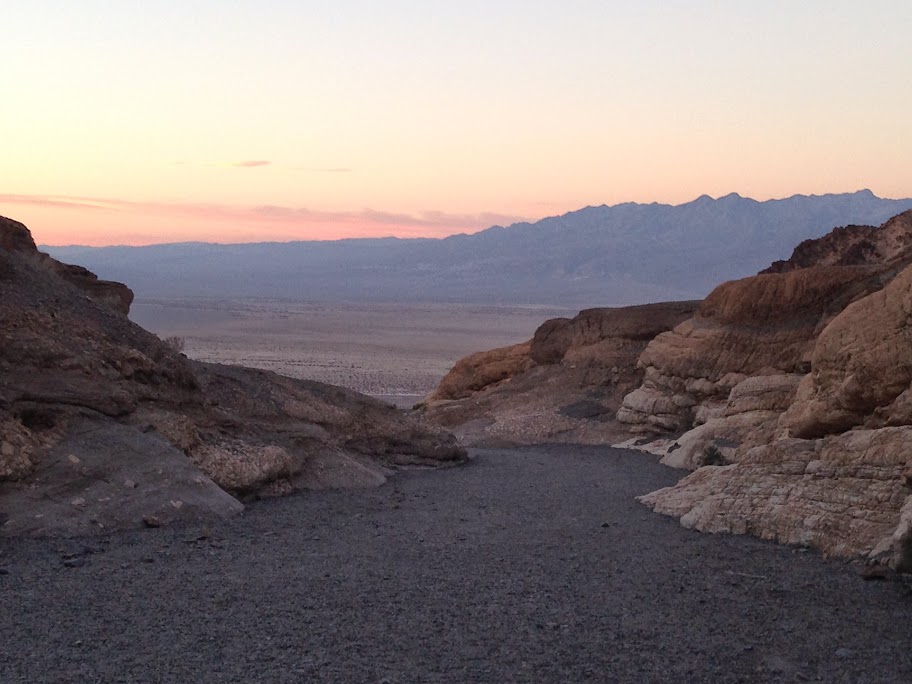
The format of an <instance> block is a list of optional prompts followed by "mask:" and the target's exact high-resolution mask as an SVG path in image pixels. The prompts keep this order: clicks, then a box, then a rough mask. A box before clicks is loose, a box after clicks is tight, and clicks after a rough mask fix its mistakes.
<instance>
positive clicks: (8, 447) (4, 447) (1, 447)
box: [0, 442, 16, 457]
mask: <svg viewBox="0 0 912 684" xmlns="http://www.w3.org/2000/svg"><path fill="white" fill-rule="evenodd" d="M15 453H16V447H14V446H13V445H12V443H10V442H3V444H0V454H2V455H4V456H7V457H9V456H12V455H13V454H15Z"/></svg>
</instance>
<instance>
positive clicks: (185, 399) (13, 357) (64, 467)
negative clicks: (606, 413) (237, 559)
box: [0, 219, 465, 534]
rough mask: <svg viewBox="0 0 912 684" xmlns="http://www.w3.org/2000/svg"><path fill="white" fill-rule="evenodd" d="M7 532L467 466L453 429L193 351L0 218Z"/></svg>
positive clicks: (1, 439) (216, 505)
mask: <svg viewBox="0 0 912 684" xmlns="http://www.w3.org/2000/svg"><path fill="white" fill-rule="evenodd" d="M0 245H2V246H3V248H2V249H0V534H17V533H29V534H73V533H85V532H90V531H97V530H101V529H110V528H111V527H129V526H137V525H141V524H143V518H144V517H147V516H151V517H152V518H154V519H155V520H156V521H158V522H167V521H170V520H191V519H198V518H202V517H207V516H212V515H224V514H227V513H230V512H233V511H237V510H240V509H241V508H242V504H241V503H240V502H239V501H238V500H237V499H235V498H233V497H232V496H231V495H235V496H240V497H243V496H252V495H255V496H260V495H273V494H282V493H287V492H290V491H294V490H296V489H301V488H308V487H321V486H364V485H369V484H376V483H378V482H382V481H383V480H384V478H385V476H386V475H387V474H388V473H389V472H390V469H393V468H397V467H402V466H433V465H440V464H447V463H458V462H460V461H461V460H462V459H464V457H465V452H464V451H463V450H462V449H461V448H460V447H458V446H457V445H456V443H455V440H454V439H453V437H452V436H451V435H449V434H447V433H446V432H445V431H443V430H441V429H439V428H436V427H433V426H429V425H426V424H424V423H422V422H421V421H420V420H419V419H418V418H417V417H415V416H409V415H407V414H404V413H403V412H401V411H398V410H397V409H395V408H393V407H391V406H388V405H386V404H383V403H381V402H379V401H375V400H372V399H370V398H368V397H364V396H362V395H359V394H357V393H355V392H351V391H348V390H343V389H340V388H336V387H331V386H329V385H323V384H321V383H316V382H306V381H299V380H292V379H290V378H285V377H282V376H278V375H275V374H273V373H267V372H264V371H255V370H250V369H244V368H235V367H225V366H218V365H213V364H201V363H195V362H192V361H190V360H188V359H187V358H186V357H184V356H183V355H181V354H180V353H178V352H177V351H176V350H175V349H173V348H172V347H171V346H169V345H168V344H166V343H164V342H163V341H162V340H160V339H159V338H157V337H156V336H155V335H152V334H151V333H149V332H147V331H145V330H143V329H142V328H140V327H139V326H137V325H135V324H134V323H132V322H130V321H129V320H128V319H127V318H126V316H125V315H124V314H125V313H126V311H127V310H128V308H129V302H130V299H131V298H132V293H129V290H128V289H127V288H125V287H124V286H122V285H119V284H116V283H106V282H104V281H99V280H97V279H95V278H94V276H93V275H92V274H91V273H88V272H87V271H84V270H82V269H79V268H76V267H68V266H65V265H63V264H59V263H58V262H56V261H54V260H53V259H51V258H50V257H47V256H46V255H42V254H41V253H39V252H38V251H37V250H36V249H35V246H34V242H33V241H32V239H31V236H30V235H29V233H28V231H27V229H25V227H24V226H23V225H22V224H20V223H17V222H15V221H10V220H8V219H4V220H2V221H0Z"/></svg>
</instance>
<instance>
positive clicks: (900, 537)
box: [625, 212, 912, 571]
mask: <svg viewBox="0 0 912 684" xmlns="http://www.w3.org/2000/svg"><path fill="white" fill-rule="evenodd" d="M883 230H884V231H885V232H884V233H883V234H880V233H878V232H877V230H876V229H864V230H862V229H860V228H857V227H853V228H850V229H842V231H843V232H842V233H840V232H839V231H836V234H835V235H836V237H833V235H830V236H827V237H825V238H822V239H821V243H822V246H821V245H809V244H804V245H802V246H801V247H799V250H796V254H797V255H798V258H794V257H793V259H794V263H797V264H800V263H804V262H805V261H806V260H807V259H809V258H810V257H808V256H807V255H818V256H819V258H820V259H821V260H822V261H824V262H827V263H835V262H843V263H844V262H846V261H852V262H853V263H855V265H853V266H832V265H828V266H813V265H811V266H807V267H805V268H800V267H795V268H792V267H791V266H789V267H785V266H781V265H780V266H779V267H777V269H778V270H777V272H776V273H773V274H764V275H760V276H757V277H756V278H753V279H747V281H742V282H743V283H744V284H743V287H745V288H750V287H757V284H758V283H761V282H763V280H764V279H768V278H771V277H777V278H783V279H788V280H787V281H784V282H792V283H795V282H800V281H798V280H796V279H803V282H805V283H807V284H806V285H804V286H802V287H800V288H798V289H797V291H798V292H800V293H801V296H800V297H798V296H796V297H792V299H791V300H788V301H786V302H783V307H782V309H783V310H782V313H779V314H777V315H776V316H775V317H774V318H773V319H772V320H774V321H776V324H775V326H773V327H772V330H767V334H766V335H765V336H759V337H758V339H757V344H758V345H761V344H762V345H763V346H766V347H768V348H767V349H758V351H757V353H758V355H759V358H760V359H762V361H761V362H762V363H763V364H764V367H763V368H762V369H759V370H757V366H758V365H759V363H761V362H755V363H754V365H750V364H749V363H745V364H744V365H742V366H740V367H735V365H734V364H733V363H730V362H728V361H726V359H727V358H728V356H727V355H728V353H729V352H730V351H731V349H733V348H734V349H738V347H737V344H736V343H734V342H733V340H735V339H736V338H735V337H733V331H732V330H724V331H722V332H720V331H719V327H720V326H718V325H717V326H716V335H717V337H716V342H715V344H713V345H711V346H709V347H708V348H707V347H702V348H701V347H700V346H699V345H695V344H690V345H689V346H688V344H686V343H684V342H682V341H681V340H680V339H676V340H675V342H676V343H677V347H675V346H673V345H670V344H669V343H668V341H667V340H656V342H657V344H656V345H655V346H654V347H653V346H652V345H650V346H651V347H652V348H651V349H648V350H647V351H646V352H644V354H643V357H641V362H645V363H649V364H650V367H652V368H659V369H662V370H668V369H671V371H672V372H671V373H668V374H667V375H666V377H671V378H672V379H673V380H674V381H676V382H678V383H679V384H678V385H676V386H678V387H680V386H682V385H681V384H680V383H681V381H682V380H685V378H687V376H686V375H685V374H686V373H687V372H691V371H690V369H693V368H697V367H700V363H702V362H703V361H705V360H707V359H708V360H709V361H710V363H707V364H705V365H704V366H702V367H701V372H702V373H704V375H703V377H704V378H705V379H707V380H708V381H711V380H712V379H713V378H717V377H719V375H720V374H721V373H723V372H739V373H741V374H744V375H747V376H748V377H746V378H744V379H742V380H740V381H739V382H738V383H736V384H735V385H733V387H732V389H731V390H730V391H729V392H728V394H727V396H726V397H725V399H724V400H723V401H722V402H721V403H720V404H718V405H713V404H711V403H710V402H707V401H706V397H712V398H714V399H715V398H717V397H718V396H719V395H721V394H722V393H721V392H718V393H716V394H715V395H712V394H711V393H709V392H706V393H704V394H703V395H702V397H700V399H701V400H702V401H703V403H702V405H700V406H699V408H698V409H697V410H696V411H693V407H691V411H692V413H691V414H690V415H684V414H682V413H681V412H678V413H675V414H674V417H675V418H676V419H678V420H679V422H671V421H669V423H668V425H669V426H670V427H672V428H677V429H680V428H682V427H689V426H688V425H687V420H689V419H692V420H693V421H694V422H696V423H698V425H697V426H696V427H695V428H693V429H691V430H689V431H688V432H686V433H684V434H683V435H681V436H680V437H679V438H677V439H676V440H675V441H673V442H672V443H671V444H670V446H668V447H667V449H666V455H665V458H664V459H663V461H664V462H666V463H668V464H670V465H676V466H679V467H688V468H698V467H699V466H700V465H701V461H702V459H703V457H704V455H705V453H706V452H705V449H706V447H707V446H710V445H714V446H716V447H719V448H720V451H722V452H723V455H724V456H725V457H727V459H728V461H729V462H730V463H731V464H730V465H726V466H722V467H716V466H706V467H702V468H699V469H698V470H697V471H696V472H695V473H693V474H692V475H690V476H688V477H686V478H684V479H683V480H682V481H681V482H680V483H678V484H677V485H675V486H674V487H670V488H667V489H663V490H660V491H658V492H654V493H652V494H650V495H647V496H646V497H643V498H642V500H643V501H644V503H646V504H648V505H650V506H652V507H653V508H654V509H655V510H656V511H658V512H661V513H666V514H668V515H675V516H678V517H680V518H681V522H682V524H683V525H685V526H688V527H694V528H697V529H700V530H705V531H711V532H714V531H726V532H736V533H752V534H756V535H758V536H762V537H765V538H769V539H774V540H777V541H781V542H787V543H799V544H808V545H813V546H815V547H818V548H820V549H822V550H823V551H824V552H826V553H832V554H837V555H843V556H866V557H868V558H869V559H873V560H879V561H883V562H886V563H889V564H890V565H891V566H892V567H894V568H896V569H899V570H902V571H912V498H910V495H912V489H910V486H912V477H910V476H912V427H910V426H912V401H910V397H912V362H910V361H909V359H910V358H912V332H910V330H912V328H910V315H912V314H910V312H912V267H910V266H908V264H909V263H910V262H912V252H910V250H908V249H904V245H906V244H908V243H909V242H910V240H912V238H910V236H912V213H908V212H907V213H906V214H903V215H900V216H899V217H896V218H895V219H892V220H891V221H889V222H887V223H886V224H885V225H884V226H883ZM847 235H848V236H849V237H852V236H853V235H854V236H855V238H857V240H856V241H855V242H854V243H852V241H851V240H847V238H846V236H847ZM833 244H836V247H835V248H833V247H832V245H833ZM828 245H829V247H828ZM853 245H854V246H853ZM858 245H861V247H858ZM846 255H849V256H846ZM877 259H886V262H884V263H880V264H877V263H873V262H874V261H875V260H877ZM859 261H861V262H865V263H858V262H859ZM833 269H837V270H836V271H834V270H833ZM846 269H849V270H846ZM852 270H854V271H855V273H856V274H857V275H856V277H855V278H854V279H851V278H849V279H846V278H843V277H842V276H838V277H835V278H834V279H833V280H832V283H834V284H835V286H834V288H833V289H829V290H824V289H820V288H821V286H820V284H819V283H821V282H826V281H824V280H823V279H821V275H822V274H830V275H831V276H832V275H834V274H838V273H840V272H842V273H844V274H848V273H851V272H852ZM812 279H813V280H816V281H817V283H818V284H817V285H816V286H811V285H810V281H811V280H812ZM818 279H819V280H818ZM725 287H731V284H727V285H726V286H723V288H725ZM720 289H721V288H720ZM813 291H818V292H824V291H827V292H829V293H830V294H829V295H828V296H827V297H826V300H827V301H826V304H825V305H819V304H815V302H818V301H820V300H819V299H818V298H817V297H816V296H813V297H811V298H810V300H808V299H807V294H808V293H810V292H813ZM801 302H805V304H801V306H798V307H797V309H796V306H795V305H796V304H798V303H801ZM768 310H769V311H770V312H771V313H772V312H773V310H774V309H773V308H772V307H771V308H769V309H768ZM796 310H797V311H804V312H806V313H807V314H808V315H807V316H806V317H805V318H804V319H801V320H804V321H805V323H804V325H803V326H802V324H801V322H800V321H799V322H797V323H796V322H794V318H790V317H789V312H793V311H796ZM815 317H817V318H818V323H817V324H816V326H814V328H813V330H814V332H813V334H810V335H809V334H808V333H809V332H810V331H811V330H812V327H811V322H812V320H813V319H814V318H815ZM719 320H724V319H723V318H722V317H720V316H719V314H718V313H716V315H715V317H714V318H713V321H712V323H718V322H719ZM767 320H769V318H767ZM729 326H731V323H730V322H729ZM776 328H779V329H780V330H785V332H786V335H785V336H778V335H773V336H772V337H771V336H770V333H773V332H774V331H775V330H776ZM789 335H795V337H794V338H790V337H789ZM679 337H681V338H686V337H687V330H686V327H685V330H684V331H683V332H682V333H679ZM802 337H804V338H805V339H804V341H803V342H802V341H801V340H802ZM793 340H796V341H797V342H798V343H797V344H793ZM681 349H683V350H684V351H683V352H681V351H680V350H681ZM742 349H743V348H742ZM748 349H749V348H748ZM669 350H678V353H677V355H674V354H672V353H670V352H669ZM698 353H699V354H701V355H702V359H701V361H700V362H698V361H697V360H695V359H694V358H692V357H693V356H694V355H696V354H698ZM773 357H778V361H775V360H774V358H773ZM751 358H752V356H751V355H750V354H748V355H747V359H751ZM713 364H715V365H713ZM767 364H768V365H767ZM805 364H806V365H807V370H808V371H809V372H807V373H805V374H798V373H794V372H791V373H789V372H787V371H789V370H799V369H800V368H801V366H802V365H805ZM706 367H709V368H710V372H709V373H706V371H705V368H706ZM769 369H774V371H775V374H772V373H770V370H769ZM675 373H677V375H675ZM649 377H650V376H649V372H648V371H647V382H648V379H649ZM690 377H691V378H692V377H693V376H690ZM685 382H686V380H685ZM670 386H671V382H664V383H663V384H657V387H658V388H660V391H658V392H657V394H658V395H659V396H660V397H667V396H668V388H669V387H670ZM647 389H648V390H650V391H654V390H656V387H648V388H647V387H645V383H644V388H641V389H640V390H638V391H639V392H640V393H641V396H642V394H643V392H644V390H647ZM684 389H685V391H686V385H685V386H684ZM661 390H665V391H664V393H663V392H662V391H661ZM748 397H754V399H749V400H748V401H747V403H746V404H745V398H748ZM634 399H636V397H634ZM631 403H632V402H631ZM627 404H628V401H627V400H626V399H625V406H626V405H627ZM637 406H644V403H643V402H640V403H639V404H637ZM666 407H667V406H663V408H666ZM634 408H636V406H634ZM643 415H644V416H646V417H645V418H642V419H641V418H639V417H638V416H637V419H638V420H640V422H641V424H651V425H653V426H655V425H659V423H658V421H653V422H651V423H649V418H648V415H647V412H644V414H643ZM682 416H683V418H682Z"/></svg>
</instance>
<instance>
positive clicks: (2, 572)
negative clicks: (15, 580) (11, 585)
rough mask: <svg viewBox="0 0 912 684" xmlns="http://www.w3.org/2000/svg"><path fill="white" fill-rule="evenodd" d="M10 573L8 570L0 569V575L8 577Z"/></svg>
mask: <svg viewBox="0 0 912 684" xmlns="http://www.w3.org/2000/svg"><path fill="white" fill-rule="evenodd" d="M8 574H10V571H9V569H8V568H0V575H8Z"/></svg>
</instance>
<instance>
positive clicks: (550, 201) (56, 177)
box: [0, 0, 912, 245]
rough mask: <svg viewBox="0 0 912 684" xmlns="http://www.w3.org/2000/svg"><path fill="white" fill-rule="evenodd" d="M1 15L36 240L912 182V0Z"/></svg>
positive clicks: (72, 8) (307, 227)
mask: <svg viewBox="0 0 912 684" xmlns="http://www.w3.org/2000/svg"><path fill="white" fill-rule="evenodd" d="M0 18H2V26H3V39H2V40H0V64H2V65H3V66H2V68H0V98H2V106H0V136H2V148H0V215H6V216H9V217H11V218H15V219H17V220H20V221H22V222H24V223H26V224H27V225H28V226H29V227H30V228H31V230H32V233H33V234H34V236H35V238H36V240H37V241H38V242H39V243H40V244H47V245H64V244H91V245H104V244H150V243H160V242H175V241H185V240H203V241H211V242H252V241H262V240H300V239H336V238H345V237H367V236H380V235H397V236H402V237H411V236H419V235H420V236H444V235H449V234H453V233H459V232H474V231H477V230H481V229H484V228H487V227H488V226H491V225H494V224H501V225H505V224H509V223H512V222H514V221H517V220H523V219H528V220H534V219H538V218H542V217H544V216H551V215H556V214H561V213H564V212H567V211H571V210H574V209H578V208H581V207H584V206H587V205H600V204H616V203H619V202H626V201H635V202H653V201H658V202H667V203H671V204H678V203H682V202H686V201H689V200H692V199H694V198H696V197H697V196H699V195H702V194H709V195H711V196H713V197H717V196H721V195H725V194H728V193H729V192H738V193H740V194H742V195H745V196H749V197H753V198H755V199H761V200H762V199H769V198H775V197H787V196H790V195H793V194H797V193H802V194H822V193H828V192H849V191H854V190H858V189H862V188H870V189H871V190H873V191H874V192H875V193H876V194H877V195H879V196H881V197H910V196H912V174H910V173H909V172H908V168H909V166H908V164H909V161H908V160H909V159H910V158H912V133H910V128H909V123H908V122H909V112H910V111H912V87H910V85H912V41H910V40H909V39H908V28H909V26H912V3H910V2H908V1H907V0H867V1H866V2H860V1H857V2H856V1H841V0H829V1H827V2H822V1H818V0H803V1H802V2H800V3H798V2H793V1H791V0H789V1H780V0H765V1H763V2H757V0H751V1H750V2H742V1H740V0H727V1H723V0H680V1H679V0H665V1H663V2H655V1H649V0H640V1H637V2H633V1H632V0H629V1H624V2H619V1H618V2H615V1H611V0H598V1H589V0H561V1H559V2H558V1H556V0H555V1H552V2H543V1H537V0H484V1H483V2H482V1H475V0H463V1H461V2H450V1H447V2H437V1H435V0H422V1H412V0H383V1H382V2H381V1H380V0H374V1H368V0H331V1H326V2H324V1H321V0H294V1H293V0H286V1H281V0H256V1H253V0H251V1H244V0H180V1H173V0H156V1H155V2H148V1H146V0H143V1H134V0H117V1H113V0H80V2H72V0H67V1H66V2H59V1H57V0H40V1H35V0H0Z"/></svg>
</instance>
